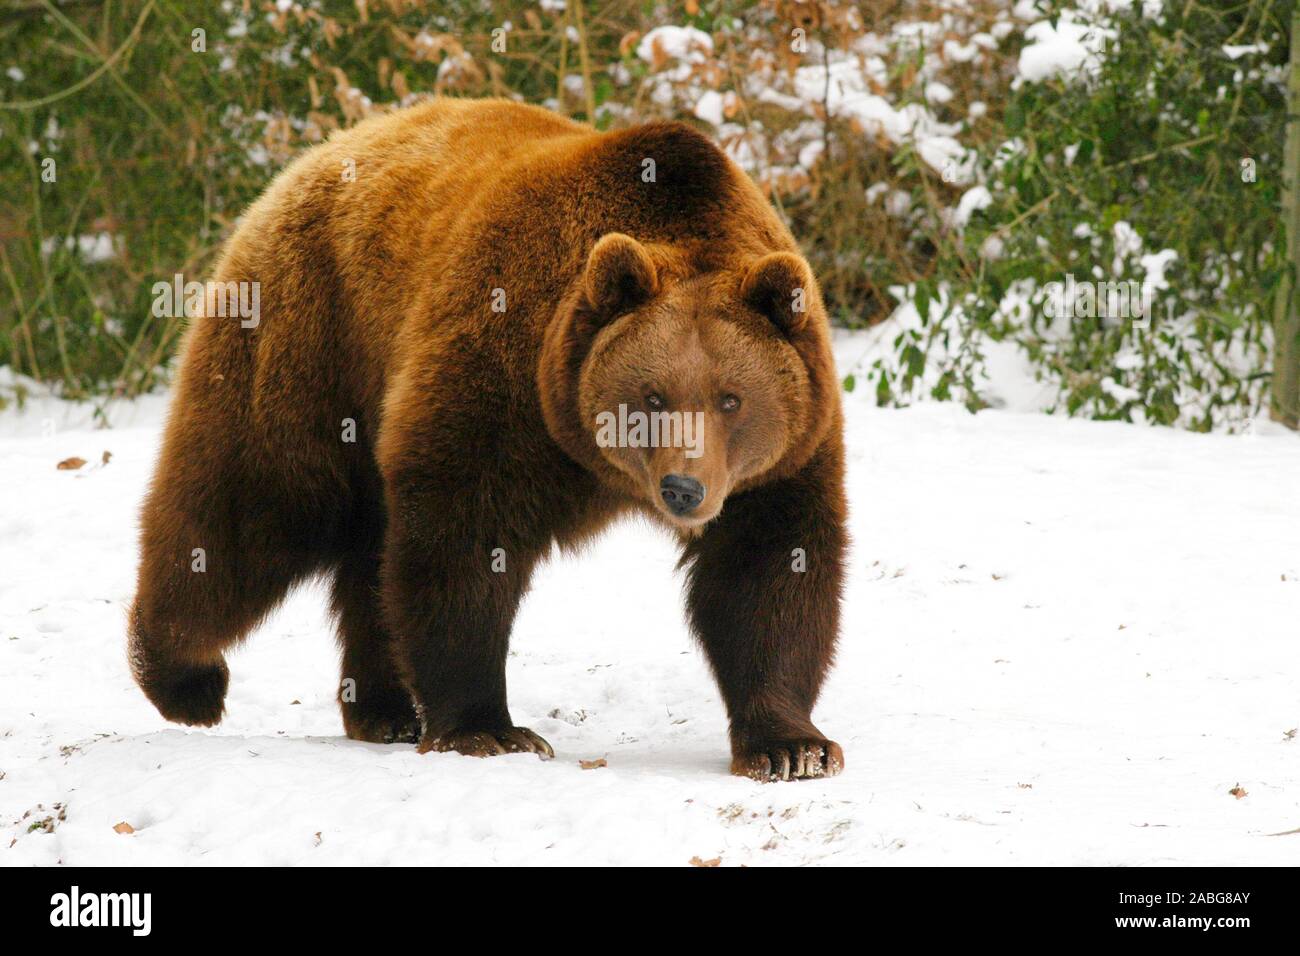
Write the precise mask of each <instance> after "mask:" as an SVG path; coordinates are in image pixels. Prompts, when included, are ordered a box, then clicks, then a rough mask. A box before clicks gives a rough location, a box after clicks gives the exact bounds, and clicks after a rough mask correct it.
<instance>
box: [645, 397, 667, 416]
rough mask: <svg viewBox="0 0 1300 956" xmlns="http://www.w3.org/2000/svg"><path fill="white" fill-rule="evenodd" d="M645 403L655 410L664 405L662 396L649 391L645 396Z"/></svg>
mask: <svg viewBox="0 0 1300 956" xmlns="http://www.w3.org/2000/svg"><path fill="white" fill-rule="evenodd" d="M645 403H646V404H647V405H649V406H650V408H651V409H652V410H654V411H656V412H657V411H659V410H660V409H661V408H663V407H664V400H663V396H661V395H660V394H659V393H658V392H651V393H650V394H648V395H647V396H646V397H645Z"/></svg>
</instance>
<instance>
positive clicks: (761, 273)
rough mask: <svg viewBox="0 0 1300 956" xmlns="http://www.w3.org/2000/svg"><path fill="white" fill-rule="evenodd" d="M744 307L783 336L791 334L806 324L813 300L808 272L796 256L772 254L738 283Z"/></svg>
mask: <svg viewBox="0 0 1300 956" xmlns="http://www.w3.org/2000/svg"><path fill="white" fill-rule="evenodd" d="M740 297H741V299H742V300H744V302H745V304H746V305H748V306H749V307H750V308H752V309H754V310H755V311H758V312H761V313H762V314H763V315H765V316H767V317H768V319H770V320H771V322H772V324H773V325H775V326H776V327H777V328H778V329H779V330H780V331H781V332H782V333H783V334H784V335H787V336H790V335H795V334H797V333H798V332H799V331H801V330H802V329H803V328H804V326H805V325H806V324H807V322H808V310H809V308H810V307H811V306H812V300H813V278H812V270H811V269H809V268H808V263H806V262H804V260H803V259H802V258H801V257H800V256H796V255H795V254H794V253H791V252H772V253H768V254H767V255H765V256H763V257H762V258H761V259H759V260H758V261H757V262H755V263H754V264H753V265H752V266H750V267H749V272H747V273H746V274H745V278H744V281H742V282H741V284H740Z"/></svg>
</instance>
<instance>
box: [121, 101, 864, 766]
mask: <svg viewBox="0 0 1300 956" xmlns="http://www.w3.org/2000/svg"><path fill="white" fill-rule="evenodd" d="M215 280H216V282H217V283H223V284H225V283H250V284H251V283H256V284H257V285H255V286H253V288H255V289H258V290H260V296H258V297H256V298H254V301H258V302H260V306H259V314H258V315H257V316H255V317H254V319H253V320H250V321H241V320H240V319H238V318H223V317H220V315H219V314H217V312H216V310H214V309H213V308H211V299H210V298H209V299H208V308H207V309H206V312H205V316H206V317H200V318H198V319H197V320H196V321H194V322H193V323H192V324H191V327H190V329H189V330H188V332H187V338H186V341H185V344H184V348H183V354H182V358H181V360H180V366H179V372H178V377H177V380H176V383H175V397H174V399H173V403H172V407H171V413H170V417H169V419H168V422H167V427H166V432H165V436H164V440H163V446H162V451H161V456H160V459H159V462H158V465H157V470H156V473H155V475H154V479H153V482H152V484H151V486H150V489H149V493H148V496H147V499H146V501H145V505H144V511H143V517H142V536H141V537H142V555H141V563H140V573H139V586H138V592H137V595H136V599H135V603H134V606H133V607H132V609H131V614H130V622H129V627H130V654H131V663H132V667H133V672H134V674H135V677H136V680H137V681H138V682H139V684H140V686H141V688H143V690H144V692H145V694H146V695H148V697H149V699H150V700H151V701H152V702H153V703H154V704H155V705H156V706H157V708H158V710H159V711H160V712H161V713H162V714H163V716H164V717H166V718H168V719H169V720H176V721H181V722H183V723H187V724H197V725H210V724H214V723H216V722H218V721H219V720H220V719H221V716H222V713H223V711H224V698H225V694H226V688H227V684H228V681H229V671H228V670H227V667H226V663H225V660H224V656H223V652H224V651H225V650H226V649H227V648H229V647H230V646H231V645H232V644H233V643H235V642H236V641H238V640H240V639H241V638H242V637H243V636H244V635H245V634H246V633H248V631H249V630H250V629H251V628H253V627H254V625H255V624H256V623H257V622H258V621H259V620H260V619H261V618H262V617H263V616H264V615H265V614H266V613H267V612H268V611H269V610H270V609H271V608H272V607H274V606H275V605H276V604H277V602H279V601H280V600H281V598H282V597H283V596H284V594H285V592H286V590H287V589H288V588H289V587H290V586H291V585H292V584H293V583H294V582H296V581H299V580H301V579H303V578H305V577H307V576H310V575H314V574H321V573H323V574H328V575H330V576H331V578H332V582H333V590H332V607H333V610H334V612H335V614H336V615H337V619H338V629H339V634H340V639H341V642H342V646H343V664H342V675H343V683H342V690H341V692H340V707H341V710H342V715H343V725H344V727H345V729H346V731H347V734H348V736H349V737H351V738H353V739H357V740H366V741H375V742H393V741H409V742H415V743H418V744H419V747H420V750H421V752H424V751H428V750H440V751H446V750H454V751H459V752H460V753H463V754H475V755H488V754H499V753H508V752H516V751H531V752H535V753H538V754H541V755H544V756H550V755H552V751H551V747H550V746H549V745H548V744H547V743H546V742H545V741H544V740H542V739H541V738H540V737H539V736H537V735H536V734H535V733H533V732H532V731H530V730H528V729H526V728H523V727H516V726H515V725H514V722H513V721H512V720H511V718H510V713H509V710H508V709H507V706H506V686H505V661H506V652H507V646H508V643H509V640H510V631H511V626H512V622H513V620H514V617H515V612H516V610H517V609H518V607H519V604H520V601H521V599H522V597H523V595H524V593H525V591H526V590H527V588H528V582H529V576H530V574H531V573H532V571H533V569H534V567H535V566H536V565H537V563H538V562H539V561H541V560H542V559H543V558H545V556H546V555H547V554H548V553H549V551H550V550H551V548H552V546H553V545H556V544H558V545H559V546H561V547H567V546H572V545H574V544H577V543H580V542H582V541H583V540H584V539H586V538H588V537H590V536H591V535H593V534H595V533H596V532H597V531H598V530H599V529H601V528H602V527H603V526H605V525H607V524H608V523H609V522H611V521H612V520H614V519H615V518H617V517H619V516H620V515H624V514H626V513H629V512H633V511H639V512H642V513H645V514H648V515H651V516H653V517H654V519H656V520H657V521H659V522H660V523H662V524H663V525H665V526H667V527H668V528H669V529H671V530H672V531H673V532H675V533H676V534H677V535H678V536H679V538H680V541H681V545H682V566H683V567H685V568H686V571H687V574H686V581H687V584H686V591H687V596H686V602H687V609H688V612H689V618H690V622H691V625H692V629H693V631H694V633H695V634H696V635H697V637H698V639H699V640H700V642H701V643H702V645H703V647H704V650H705V652H706V654H707V656H708V659H709V662H710V664H711V666H712V669H713V672H714V674H715V676H716V678H717V681H718V684H719V686H720V688H721V691H722V696H723V698H724V700H725V703H726V706H727V711H728V715H729V717H730V727H731V752H732V764H731V767H732V771H733V772H735V773H738V774H744V775H748V776H753V777H756V778H760V779H770V778H779V779H790V778H796V777H816V776H821V775H827V774H834V773H837V772H838V771H839V770H840V769H841V768H842V767H843V765H844V758H843V754H842V752H841V749H840V747H839V746H838V745H837V744H835V743H834V742H832V741H831V740H828V739H827V738H826V737H825V735H824V734H822V733H821V731H820V730H818V729H817V727H815V726H814V725H813V722H812V719H811V713H812V707H813V703H814V701H815V700H816V698H817V694H818V690H819V688H820V686H821V683H822V680H823V677H824V676H825V674H826V671H827V669H828V667H829V665H830V662H831V658H832V655H833V651H834V645H835V641H836V636H837V630H838V624H839V609H840V592H841V581H842V574H843V563H844V552H845V547H846V534H845V511H846V506H845V499H844V489H843V470H844V463H843V457H844V456H843V444H842V425H841V410H840V402H839V391H838V381H837V378H836V375H835V370H834V364H833V360H832V356H831V350H830V344H829V325H828V321H827V317H826V314H825V311H824V308H823V305H822V302H821V298H820V293H819V291H818V288H817V283H816V281H815V279H814V278H813V275H812V273H811V271H810V269H809V267H808V265H807V263H806V262H805V260H804V259H803V258H802V257H801V256H800V254H799V251H798V248H797V246H796V244H795V242H794V240H793V238H792V237H791V235H790V233H789V231H788V230H787V229H786V228H785V227H784V225H783V224H782V223H781V221H780V220H779V219H778V218H777V217H776V215H775V214H774V213H773V211H772V209H771V208H770V207H769V206H768V204H767V202H766V201H765V200H764V198H763V196H762V194H761V193H760V192H759V190H758V189H757V188H756V187H755V186H754V184H753V183H752V182H751V181H750V180H749V179H748V178H747V177H746V176H745V175H744V173H743V172H742V171H741V170H740V169H739V168H738V167H737V166H736V165H735V164H734V163H733V162H732V161H731V160H730V159H729V158H728V157H727V156H726V155H725V154H724V153H722V152H721V151H720V150H719V149H718V148H717V147H716V146H715V145H714V144H713V143H712V142H711V141H709V140H708V139H707V138H706V137H705V136H703V135H702V134H701V133H699V132H697V131H696V130H694V129H692V128H691V127H689V126H688V125H685V124H681V123H667V122H657V123H650V124H648V125H642V126H637V127H633V128H629V129H623V130H619V131H616V132H604V133H602V132H597V131H595V130H594V129H592V128H591V127H590V126H586V125H583V124H580V123H576V122H573V121H570V120H568V119H566V118H563V117H561V116H558V115H555V114H553V113H551V112H548V111H546V110H543V109H540V108H536V107H530V106H524V105H520V104H517V103H512V102H509V101H504V100H477V101H476V100H455V99H437V100H433V101H431V102H428V103H425V104H422V105H419V106H415V107H411V108H408V109H404V110H401V111H397V112H393V113H390V114H387V115H384V116H382V117H378V118H375V119H370V120H367V121H365V122H363V123H361V124H359V125H358V126H356V127H354V128H353V129H350V130H347V131H345V132H340V133H337V134H335V135H334V136H332V137H331V138H330V139H329V140H328V141H327V142H325V143H323V144H321V145H319V146H317V147H315V148H313V149H310V150H308V151H307V152H306V153H304V154H303V155H302V156H301V157H300V158H298V159H297V160H296V161H295V162H293V163H292V164H291V165H290V166H289V167H288V168H286V169H285V170H284V171H283V172H282V173H281V174H280V175H279V176H278V177H277V178H276V179H275V181H274V182H273V183H272V184H271V185H270V187H269V188H268V189H267V190H266V192H265V193H264V194H263V195H262V197H261V198H260V199H258V201H257V202H256V203H254V204H253V205H252V207H251V208H250V209H249V210H248V212H247V214H246V215H245V216H244V217H243V219H242V220H241V222H240V223H239V225H238V228H237V229H236V230H235V232H234V234H233V236H232V237H231V238H230V240H229V242H228V243H227V245H226V247H225V249H224V252H223V254H222V256H221V258H220V261H219V263H218V264H217V267H216V272H215ZM228 287H229V288H234V287H233V286H228ZM629 423H631V424H629ZM647 423H648V424H647ZM656 425H659V426H662V427H658V428H656V427H654V426H656ZM611 626H615V627H616V626H618V624H617V622H611Z"/></svg>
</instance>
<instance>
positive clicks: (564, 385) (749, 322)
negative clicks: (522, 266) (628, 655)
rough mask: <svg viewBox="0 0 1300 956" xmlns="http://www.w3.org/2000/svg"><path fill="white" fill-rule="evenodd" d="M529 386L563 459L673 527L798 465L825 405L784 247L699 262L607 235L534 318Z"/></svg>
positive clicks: (804, 279)
mask: <svg viewBox="0 0 1300 956" xmlns="http://www.w3.org/2000/svg"><path fill="white" fill-rule="evenodd" d="M539 385H540V392H541V399H542V406H543V412H544V414H545V417H546V421H547V426H548V429H549V430H550V432H551V434H552V436H553V437H554V438H555V439H556V441H557V442H558V443H559V444H560V446H561V447H562V448H564V449H565V451H566V452H568V454H569V455H570V456H571V457H573V458H574V459H575V460H576V461H578V462H579V463H580V464H583V465H585V466H587V467H588V468H590V469H591V470H593V471H595V472H596V473H597V474H598V475H599V476H601V477H602V478H603V479H604V480H605V481H606V483H607V484H610V485H613V486H615V487H617V488H619V489H621V490H622V491H624V492H625V493H627V494H630V495H632V496H633V497H634V498H636V499H638V500H639V501H640V502H642V503H643V504H646V505H648V506H649V507H651V508H652V509H654V511H655V512H657V513H658V515H659V516H661V517H662V518H663V519H664V520H665V521H667V522H668V523H669V524H671V525H672V526H674V527H676V528H678V529H680V530H683V531H685V532H687V533H690V532H691V531H694V530H697V529H699V528H701V527H702V526H703V525H705V524H706V523H707V522H709V521H710V520H711V519H713V518H714V517H716V516H717V515H718V513H719V512H720V511H721V510H722V508H723V505H724V503H725V502H726V500H727V497H728V496H729V495H731V494H733V493H736V492H738V491H743V490H745V489H746V488H750V487H753V486H755V485H757V484H760V483H763V482H765V481H770V480H773V479H775V478H777V477H782V476H788V475H790V474H793V473H794V472H795V471H797V470H798V468H799V467H800V466H802V465H803V464H804V463H805V462H806V461H807V460H808V458H809V457H810V456H811V455H812V453H813V451H814V450H815V449H816V448H817V446H818V445H819V444H820V443H821V440H822V439H823V437H824V436H825V434H826V431H827V429H828V428H829V427H830V424H831V422H832V421H833V420H834V418H835V416H836V412H837V409H838V401H839V399H838V389H837V387H836V381H835V373H834V363H833V360H832V358H831V352H830V342H829V333H828V323H827V320H826V316H825V312H824V310H823V308H822V305H821V298H820V294H819V292H818V290H817V285H816V282H815V280H814V279H813V276H812V272H811V270H810V269H809V267H808V264H807V262H805V261H804V259H803V258H802V257H800V256H798V255H796V254H794V253H793V252H769V253H766V254H755V255H753V256H751V257H747V258H743V261H741V260H738V261H736V262H731V263H728V264H726V265H723V266H722V267H720V268H716V269H712V270H710V271H705V272H692V271H691V270H688V269H683V268H681V265H680V259H679V258H678V257H676V256H675V255H674V250H673V249H672V248H671V247H664V246H658V245H656V244H652V243H647V244H642V243H640V242H638V241H636V240H635V239H633V238H631V237H629V236H626V235H623V234H622V233H608V234H606V235H604V236H602V237H601V238H600V240H599V241H597V242H596V244H595V245H594V247H593V248H592V250H591V252H590V254H589V256H588V258H587V262H586V265H585V268H584V269H583V271H582V274H581V275H580V277H579V279H578V282H577V284H576V288H575V289H574V291H573V293H572V294H571V295H570V297H569V299H568V300H567V301H566V303H565V304H564V305H563V306H562V307H561V309H560V312H559V314H558V315H557V319H556V321H555V322H554V323H553V324H552V326H551V327H550V328H549V329H548V332H547V338H546V342H545V345H544V348H543V355H542V362H541V369H540V372H539Z"/></svg>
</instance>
